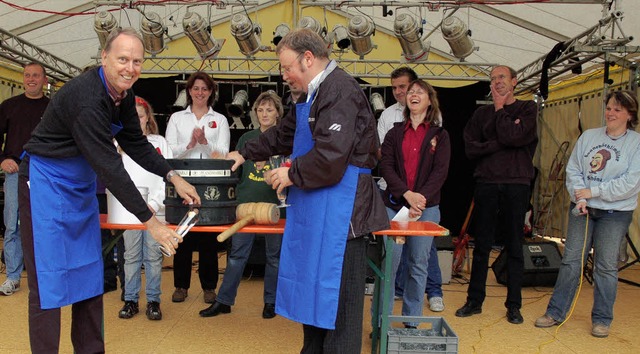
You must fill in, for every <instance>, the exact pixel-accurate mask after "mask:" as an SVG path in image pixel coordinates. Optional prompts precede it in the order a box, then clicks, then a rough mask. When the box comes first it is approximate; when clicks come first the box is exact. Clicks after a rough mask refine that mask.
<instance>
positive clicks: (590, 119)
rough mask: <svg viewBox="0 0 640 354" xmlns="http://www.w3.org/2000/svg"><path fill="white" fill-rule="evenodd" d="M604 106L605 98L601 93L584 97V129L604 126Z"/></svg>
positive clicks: (581, 113) (582, 118)
mask: <svg viewBox="0 0 640 354" xmlns="http://www.w3.org/2000/svg"><path fill="white" fill-rule="evenodd" d="M602 106H603V98H602V95H601V94H600V93H598V94H591V95H587V96H584V97H583V98H582V109H581V111H580V116H581V117H580V123H581V124H582V131H585V130H587V129H593V128H598V127H601V126H603V124H604V122H603V120H602V119H603V116H602Z"/></svg>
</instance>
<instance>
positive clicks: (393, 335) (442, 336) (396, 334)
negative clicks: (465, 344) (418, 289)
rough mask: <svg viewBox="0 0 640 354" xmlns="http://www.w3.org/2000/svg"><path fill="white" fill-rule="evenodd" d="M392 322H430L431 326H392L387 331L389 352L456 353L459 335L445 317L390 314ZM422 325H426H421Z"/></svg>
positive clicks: (393, 353) (420, 353) (418, 353)
mask: <svg viewBox="0 0 640 354" xmlns="http://www.w3.org/2000/svg"><path fill="white" fill-rule="evenodd" d="M389 321H391V322H419V323H428V324H429V325H430V326H431V328H417V329H409V328H391V329H389V331H388V332H387V334H388V341H387V353H389V354H396V353H397V354H432V353H438V354H456V353H458V336H457V335H456V333H455V332H454V331H453V330H452V329H451V327H450V326H449V324H448V323H447V322H446V321H445V320H444V318H443V317H414V316H389ZM421 327H425V326H424V325H421Z"/></svg>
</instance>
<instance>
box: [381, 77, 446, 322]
mask: <svg viewBox="0 0 640 354" xmlns="http://www.w3.org/2000/svg"><path fill="white" fill-rule="evenodd" d="M406 100H407V101H406V106H405V110H404V120H403V121H402V122H399V123H395V125H394V127H393V128H392V129H391V130H390V131H389V132H388V133H387V135H386V137H385V139H384V143H383V144H382V159H381V161H380V174H381V176H382V177H383V178H384V179H385V181H387V190H386V191H385V198H384V199H385V200H384V202H385V205H386V207H387V213H388V215H389V219H392V218H393V217H394V216H395V215H396V214H397V213H398V211H400V209H401V208H402V207H406V208H407V209H409V217H410V218H417V220H420V221H432V222H436V223H437V222H440V208H439V204H440V189H441V188H442V185H443V184H444V181H445V179H446V178H447V172H448V169H449V158H450V156H451V146H450V143H449V134H448V133H447V132H446V131H445V130H444V129H442V128H441V127H439V122H440V118H439V117H440V109H439V105H438V98H437V94H436V91H435V90H434V89H433V87H432V86H431V85H429V84H428V83H427V82H425V81H422V80H416V81H413V82H412V83H411V84H409V88H408V89H407V96H406ZM432 243H433V237H427V236H421V237H407V239H406V245H405V247H406V249H405V252H406V253H407V256H408V257H407V260H408V262H407V266H408V270H407V272H405V279H404V294H403V302H402V315H403V316H422V309H423V302H424V289H425V286H426V283H427V265H428V262H429V250H430V249H431V244H432ZM402 247H403V246H402V245H399V244H396V247H394V253H393V266H394V270H393V272H392V274H394V277H395V273H396V270H397V266H398V264H399V262H400V255H401V254H402ZM394 283H395V279H391V284H394ZM417 325H418V324H417V323H405V326H406V327H409V328H415V327H416V326H417Z"/></svg>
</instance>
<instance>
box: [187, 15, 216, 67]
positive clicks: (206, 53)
mask: <svg viewBox="0 0 640 354" xmlns="http://www.w3.org/2000/svg"><path fill="white" fill-rule="evenodd" d="M182 27H183V28H184V33H185V34H186V35H187V37H189V39H190V40H191V42H192V43H193V46H194V47H196V50H197V51H198V54H200V58H202V59H203V60H204V59H207V58H210V57H214V58H215V57H216V55H218V52H220V49H222V45H223V44H224V39H221V40H215V39H214V38H213V36H212V35H211V33H210V32H211V27H209V26H208V25H207V23H205V22H204V20H203V19H202V17H200V15H198V14H197V13H195V12H187V13H186V14H185V15H184V18H183V19H182Z"/></svg>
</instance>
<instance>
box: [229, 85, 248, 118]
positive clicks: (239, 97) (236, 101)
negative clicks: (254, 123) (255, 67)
mask: <svg viewBox="0 0 640 354" xmlns="http://www.w3.org/2000/svg"><path fill="white" fill-rule="evenodd" d="M248 105H249V94H247V91H245V90H240V91H238V92H236V94H235V95H233V101H231V104H229V106H228V107H227V113H229V115H230V116H231V117H243V116H244V112H245V110H244V109H245V107H247V106H248Z"/></svg>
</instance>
